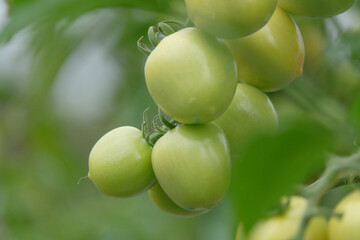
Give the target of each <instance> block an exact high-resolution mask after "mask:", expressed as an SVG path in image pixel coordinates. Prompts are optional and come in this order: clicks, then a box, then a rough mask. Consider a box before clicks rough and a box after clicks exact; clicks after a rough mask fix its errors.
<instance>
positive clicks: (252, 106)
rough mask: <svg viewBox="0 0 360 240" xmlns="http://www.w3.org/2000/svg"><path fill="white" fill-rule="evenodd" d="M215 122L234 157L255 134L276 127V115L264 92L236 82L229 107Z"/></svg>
mask: <svg viewBox="0 0 360 240" xmlns="http://www.w3.org/2000/svg"><path fill="white" fill-rule="evenodd" d="M215 122H216V123H217V124H218V125H219V126H220V127H221V128H222V129H223V130H224V132H225V134H226V137H227V139H228V142H229V146H230V153H231V156H233V159H235V158H236V157H237V156H238V155H239V154H240V152H241V146H242V145H243V144H244V143H245V142H246V141H247V140H248V139H249V138H252V137H254V136H255V135H256V134H258V133H260V132H264V131H273V130H276V129H277V126H278V117H277V113H276V110H275V108H274V106H273V104H272V103H271V100H270V99H269V98H268V97H267V96H266V94H265V93H263V92H262V91H260V90H259V89H257V88H254V87H252V86H250V85H247V84H243V83H238V86H237V89H236V92H235V96H234V99H233V100H232V102H231V104H230V106H229V108H228V109H227V110H226V111H225V113H224V114H223V115H221V116H220V117H219V118H218V119H216V120H215Z"/></svg>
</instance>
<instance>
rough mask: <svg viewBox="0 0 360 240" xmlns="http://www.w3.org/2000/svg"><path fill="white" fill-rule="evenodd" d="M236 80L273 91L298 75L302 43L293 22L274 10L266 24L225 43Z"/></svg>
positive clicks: (300, 72)
mask: <svg viewBox="0 0 360 240" xmlns="http://www.w3.org/2000/svg"><path fill="white" fill-rule="evenodd" d="M226 43H227V44H228V46H229V48H230V50H231V51H232V53H233V55H234V56H235V59H236V62H237V66H238V72H239V79H240V81H244V82H246V83H248V84H250V85H252V86H255V87H257V88H259V89H261V90H263V91H276V90H279V89H282V88H283V87H285V86H286V85H287V84H288V83H290V82H291V81H293V80H294V79H295V78H296V77H298V76H300V75H301V74H302V69H303V64H304V43H303V40H302V37H301V33H300V31H299V29H298V27H297V25H296V23H295V22H294V21H293V19H292V18H291V17H290V16H289V15H288V14H287V13H286V12H284V11H283V10H281V9H280V8H277V9H276V11H275V13H274V15H273V16H272V17H271V19H270V21H269V22H268V23H267V24H266V25H265V27H263V28H262V29H260V30H259V31H257V32H255V33H254V34H251V35H250V36H247V37H244V38H239V39H235V40H226Z"/></svg>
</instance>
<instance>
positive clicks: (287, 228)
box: [236, 197, 342, 240]
mask: <svg viewBox="0 0 360 240" xmlns="http://www.w3.org/2000/svg"><path fill="white" fill-rule="evenodd" d="M306 204H307V200H306V199H304V198H301V197H291V200H290V206H289V208H288V209H287V210H286V211H285V212H284V213H283V214H282V215H280V216H276V217H271V218H268V219H265V220H262V221H260V222H258V223H257V224H256V225H255V226H254V227H253V229H252V230H251V231H250V233H249V236H248V238H246V239H247V240H289V239H291V238H292V237H294V236H295V234H296V233H297V231H298V228H299V225H300V221H301V218H302V216H303V214H304V212H305V208H306ZM244 239H245V238H244V234H243V232H242V228H241V226H240V227H239V228H238V232H237V234H236V240H244ZM303 239H304V240H326V239H327V223H326V219H325V218H323V217H314V218H312V219H311V220H310V222H309V224H308V226H307V228H306V231H305V235H304V237H303ZM339 239H342V238H339Z"/></svg>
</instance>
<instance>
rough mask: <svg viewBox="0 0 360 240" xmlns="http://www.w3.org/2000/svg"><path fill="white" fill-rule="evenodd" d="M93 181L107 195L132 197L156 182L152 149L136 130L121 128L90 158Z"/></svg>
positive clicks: (111, 132)
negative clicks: (152, 162)
mask: <svg viewBox="0 0 360 240" xmlns="http://www.w3.org/2000/svg"><path fill="white" fill-rule="evenodd" d="M89 178H90V179H91V180H92V181H93V182H94V183H95V185H96V186H97V187H98V188H99V189H100V190H101V191H102V192H104V193H106V194H108V195H111V196H118V197H130V196H133V195H136V194H138V193H141V192H143V191H145V190H147V189H149V188H150V187H151V186H152V185H153V184H154V182H155V175H154V173H153V170H152V166H151V147H150V145H148V144H147V142H146V141H145V140H144V139H143V138H142V133H141V131H140V130H139V129H137V128H134V127H119V128H116V129H114V130H112V131H110V132H108V133H107V134H105V135H104V136H103V137H102V138H100V140H99V141H98V142H97V143H96V144H95V146H94V147H93V149H92V150H91V152H90V157H89Z"/></svg>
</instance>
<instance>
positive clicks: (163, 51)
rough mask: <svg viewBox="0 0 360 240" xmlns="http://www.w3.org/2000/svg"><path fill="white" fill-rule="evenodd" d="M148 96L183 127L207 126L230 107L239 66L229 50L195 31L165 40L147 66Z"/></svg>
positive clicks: (187, 30) (211, 38) (184, 31)
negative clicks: (185, 125) (193, 124)
mask: <svg viewBox="0 0 360 240" xmlns="http://www.w3.org/2000/svg"><path fill="white" fill-rule="evenodd" d="M145 79H146V85H147V87H148V89H149V92H150V94H151V96H152V98H153V99H154V101H155V102H156V104H157V105H158V106H159V107H160V109H161V110H162V111H163V112H164V113H166V114H167V115H169V116H171V117H173V118H174V119H175V120H176V121H179V122H181V123H187V124H191V123H206V122H209V121H212V120H214V119H216V118H217V117H218V116H220V115H221V114H222V113H223V112H224V111H225V110H226V108H227V107H228V106H229V104H230V102H231V100H232V98H233V97H234V94H235V89H236V83H237V79H236V66H235V61H234V58H233V56H232V55H231V53H230V51H229V50H228V48H227V47H226V46H225V45H224V44H223V43H221V42H219V41H218V40H217V39H215V38H214V37H212V36H210V35H208V34H207V33H204V32H202V31H200V30H198V29H196V28H185V29H182V30H180V31H178V32H176V33H174V34H172V35H169V36H167V37H165V38H164V39H163V40H162V41H161V42H160V43H159V45H158V46H157V47H156V48H155V49H154V50H153V51H152V53H151V54H150V56H149V57H148V59H147V61H146V64H145Z"/></svg>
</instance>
